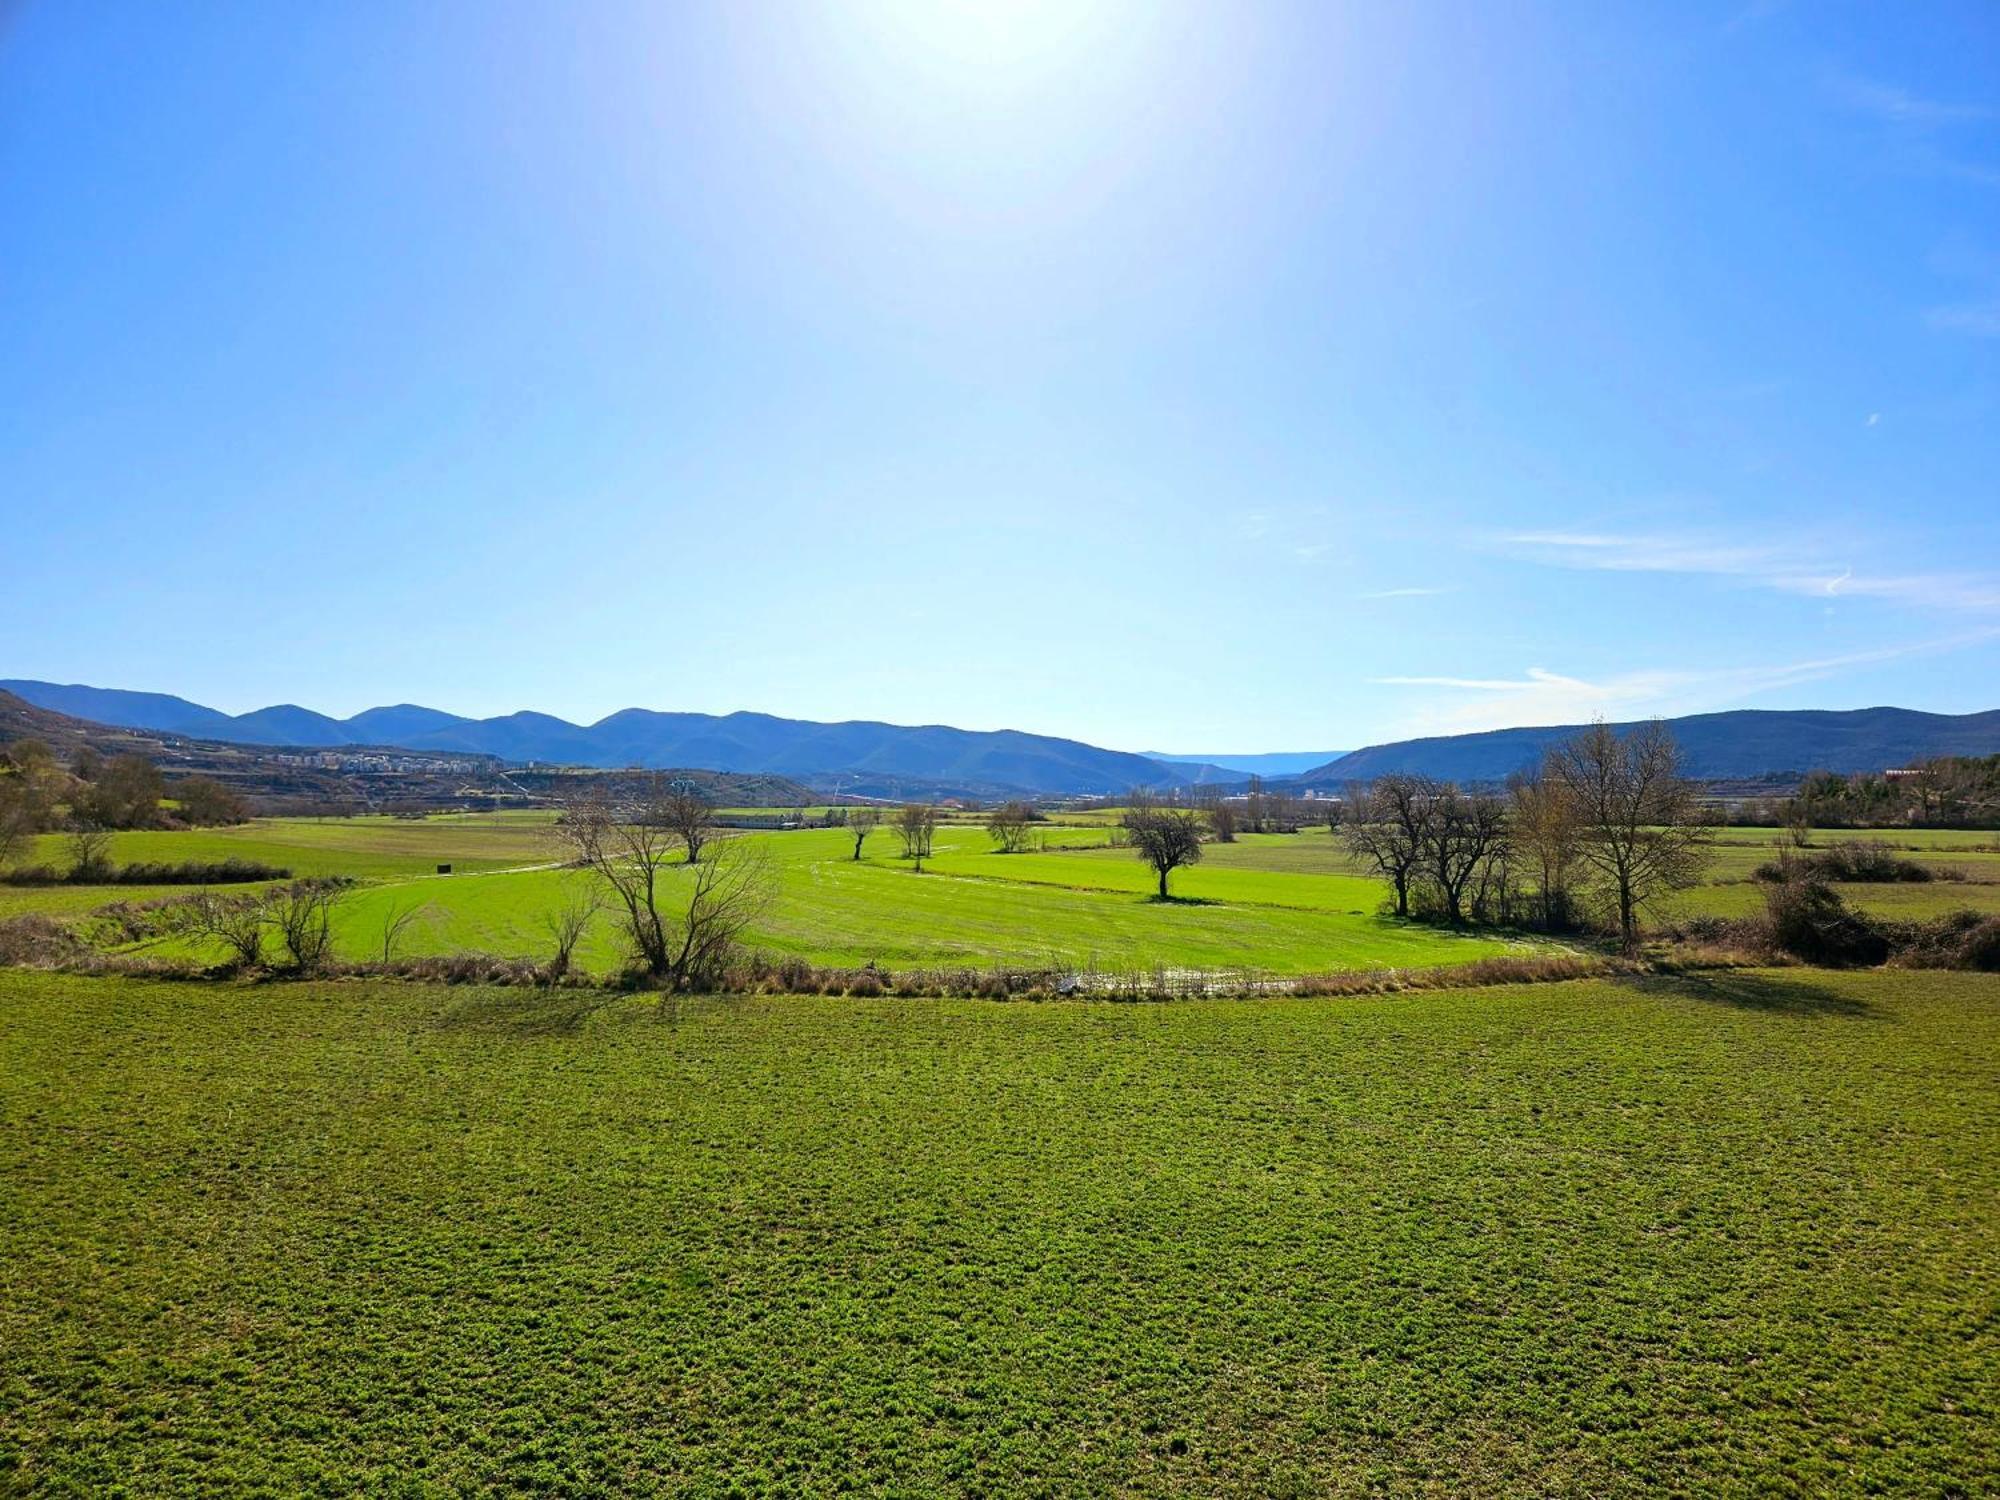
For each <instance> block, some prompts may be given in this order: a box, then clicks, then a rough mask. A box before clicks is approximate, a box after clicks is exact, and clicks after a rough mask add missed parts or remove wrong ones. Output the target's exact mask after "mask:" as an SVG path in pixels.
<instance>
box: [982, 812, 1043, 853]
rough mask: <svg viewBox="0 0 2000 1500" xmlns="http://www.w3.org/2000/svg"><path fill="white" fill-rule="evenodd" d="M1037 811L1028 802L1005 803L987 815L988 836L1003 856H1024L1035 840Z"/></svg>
mask: <svg viewBox="0 0 2000 1500" xmlns="http://www.w3.org/2000/svg"><path fill="white" fill-rule="evenodd" d="M1035 816H1036V815H1035V809H1034V808H1033V807H1032V806H1030V805H1029V804H1028V803H1026V802H1003V803H1001V804H1000V805H999V806H998V807H996V808H994V809H993V811H992V812H990V813H988V814H987V815H986V836H987V837H988V838H990V839H991V840H993V842H994V843H995V844H997V845H999V846H1000V852H1001V853H1002V854H1022V853H1025V852H1026V851H1027V850H1028V848H1029V847H1030V845H1031V843H1032V841H1033V838H1034V826H1035Z"/></svg>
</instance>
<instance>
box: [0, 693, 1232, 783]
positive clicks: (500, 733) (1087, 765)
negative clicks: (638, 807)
mask: <svg viewBox="0 0 2000 1500" xmlns="http://www.w3.org/2000/svg"><path fill="white" fill-rule="evenodd" d="M0 690H5V691H8V692H12V693H14V694H17V695H18V696H19V697H21V698H23V699H25V700H27V701H28V702H29V703H32V704H35V705H37V706H38V707H41V708H47V709H52V710H54V711H56V712H58V713H64V714H70V715H72V716H74V717H76V718H79V719H91V720H95V721H97V722H98V723H101V724H118V725H124V726H127V727H131V728H139V729H152V730H156V731H164V732H167V733H173V734H183V735H189V736H192V737H197V738H201V739H211V740H228V741H232V742H235V743H238V744H252V745H285V746H297V747H304V748H329V747H332V746H338V745H385V746H390V745H392V746H396V747H399V748H402V749H407V750H428V751H455V752H464V753H473V754H483V755H497V756H500V757H501V758H503V759H505V760H510V761H547V762H552V763H555V764H561V765H573V766H653V767H676V768H690V769H704V770H718V771H736V772H768V773H772V774H776V775H781V776H806V777H812V778H814V781H815V784H816V785H818V786H820V787H822V789H825V790H841V789H846V788H845V787H844V785H843V784H842V783H841V781H840V780H839V778H842V777H851V778H853V780H854V782H855V785H856V789H862V790H867V789H874V788H881V787H883V786H885V785H893V784H897V783H922V784H924V785H926V786H927V787H929V788H930V789H932V790H933V791H956V792H969V793H972V794H974V795H1004V794H1007V793H1010V792H1030V793H1035V792H1039V793H1047V794H1053V795H1079V794H1088V793H1100V792H1101V793H1113V792H1122V791H1125V790H1127V789H1129V788H1131V787H1134V786H1151V787H1174V786H1190V785H1194V784H1196V783H1203V782H1216V781H1235V780H1240V779H1241V778H1240V777H1239V776H1237V775H1236V774H1234V773H1232V772H1229V771H1224V770H1221V769H1220V768H1218V767H1215V766H1209V765H1201V764H1192V765H1190V764H1174V765H1168V764H1167V763H1165V762H1162V761H1157V760H1151V759H1149V758H1147V757H1146V756H1143V755H1134V754H1130V753H1128V752H1125V751H1120V750H1101V749H1099V748H1098V747H1096V746H1094V745H1086V744H1083V743H1082V742H1081V741H1078V740H1066V739H1058V738H1055V737H1053V736H1049V735H1038V734H1023V733H1021V732H1019V731H1017V730H1011V729H1002V730H990V731H982V730H967V729H953V728H950V727H948V726H945V725H941V724H927V725H921V726H905V725H898V724H880V723H874V722H869V721H860V720H856V721H849V722H846V723H839V724H820V723H814V722H811V721H809V720H803V719H781V718H778V717H776V716H774V715H771V714H758V713H733V714H722V715H715V714H695V713H660V712H656V711H654V710H652V709H644V708H627V709H621V710H620V711H619V712H617V713H614V714H611V715H610V716H608V717H606V718H603V719H599V720H598V721H597V722H596V723H594V724H587V725H585V724H572V723H570V722H569V721H568V720H566V719H558V718H556V717H554V716H553V715H550V714H542V713H532V712H523V713H513V714H504V715H501V716H500V717H498V718H491V719H469V718H463V717H461V716H459V715H457V714H448V713H444V712H442V711H440V710H438V709H435V708H424V707H421V706H420V705H417V704H414V703H399V704H396V705H394V706H392V707H387V708H371V709H367V710H365V711H364V712H362V713H358V714H355V715H354V716H353V717H352V718H347V719H335V718H330V717H328V716H327V715H325V714H321V713H315V712H313V710H311V709H308V708H300V707H298V706H297V705H296V704H291V703H281V704H277V705H275V706H273V707H270V708H260V709H257V710H255V711H254V712H252V713H246V714H226V713H223V712H221V711H220V710H218V709H213V708H207V707H204V706H203V705H201V704H199V703H191V702H189V701H188V700H187V699H185V698H177V697H173V696H172V695H170V694H165V693H138V692H128V691H126V690H124V689H122V688H98V687H88V686H85V685H83V684H80V683H68V684H63V683H52V682H36V681H32V680H14V681H0Z"/></svg>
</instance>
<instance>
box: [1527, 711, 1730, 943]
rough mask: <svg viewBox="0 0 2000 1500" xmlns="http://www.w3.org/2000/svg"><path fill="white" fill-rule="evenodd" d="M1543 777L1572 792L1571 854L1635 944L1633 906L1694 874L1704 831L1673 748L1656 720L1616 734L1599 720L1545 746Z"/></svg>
mask: <svg viewBox="0 0 2000 1500" xmlns="http://www.w3.org/2000/svg"><path fill="white" fill-rule="evenodd" d="M1542 778H1543V780H1545V781H1549V782H1553V783H1555V784H1556V785H1557V786H1559V787H1561V788H1562V790H1563V793H1564V795H1566V796H1568V797H1570V798H1572V799H1574V801H1575V804H1576V808H1577V815H1578V818H1579V822H1580V829H1581V833H1580V836H1579V838H1578V842H1577V854H1578V857H1579V858H1580V859H1581V861H1582V862H1583V864H1584V866H1585V867H1586V868H1588V869H1589V870H1590V871H1592V872H1593V873H1594V874H1595V875H1596V877H1597V880H1598V882H1599V884H1600V885H1601V887H1602V888H1603V891H1604V893H1605V896H1606V899H1607V902H1608V904H1609V905H1610V907H1611V909H1612V910H1613V911H1614V912H1615V913H1616V914H1617V919H1618V936H1619V940H1620V941H1621V942H1622V943H1623V944H1624V947H1625V951H1626V952H1628V953H1629V952H1631V951H1633V950H1634V949H1635V948H1637V947H1638V944H1639V912H1640V911H1641V910H1642V909H1643V908H1645V907H1646V906H1648V905H1649V904H1651V903H1652V902H1653V901H1655V900H1657V899H1658V898H1659V897H1660V896H1662V895H1664V894H1666V893H1667V892H1669V891H1676V890H1684V889H1686V888H1687V887H1689V886H1691V885H1695V884H1697V883H1698V882H1699V881H1700V879H1701V873H1702V869H1703V867H1704V865H1705V864H1706V863H1707V861H1708V845H1709V842H1710V839H1711V834H1710V831H1709V827H1708V824H1707V821H1706V819H1705V818H1704V817H1703V815H1702V809H1701V803H1700V801H1699V800H1698V799H1697V798H1696V796H1695V792H1694V788H1693V787H1692V786H1691V785H1690V784H1689V783H1688V782H1687V781H1686V780H1685V779H1684V778H1683V777H1682V776H1681V756H1680V747H1679V746H1678V745H1676V744H1675V743H1674V737H1673V735H1672V733H1671V732H1669V730H1668V729H1667V726H1666V725H1665V724H1663V723H1661V722H1659V721H1658V720H1657V719H1656V720H1654V721H1653V722H1652V723H1650V724H1645V725H1641V726H1640V727H1639V728H1637V729H1634V730H1632V731H1631V732H1630V733H1629V734H1626V735H1623V736H1620V735H1618V734H1617V733H1615V732H1614V731H1613V730H1612V729H1611V727H1610V726H1609V725H1607V724H1605V723H1603V722H1601V721H1600V722H1599V723H1596V724H1593V725H1592V726H1591V727H1590V728H1588V729H1586V730H1584V731H1583V733H1581V734H1579V735H1577V736H1576V737H1575V738H1574V739H1572V740H1569V741H1567V742H1566V743H1564V744H1560V745H1555V746H1552V747H1551V748H1550V750H1549V753H1548V758H1547V760H1546V762H1545V763H1544V765H1543V768H1542Z"/></svg>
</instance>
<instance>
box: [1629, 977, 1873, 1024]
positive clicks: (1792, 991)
mask: <svg viewBox="0 0 2000 1500" xmlns="http://www.w3.org/2000/svg"><path fill="white" fill-rule="evenodd" d="M1626 982H1627V983H1628V984H1631V985H1632V986H1633V987H1634V988H1637V989H1640V990H1645V991H1647V992H1649V993H1654V994H1672V995H1685V996H1687V997H1688V998H1689V999H1692V1000H1704V1001H1707V1002H1708V1003H1710V1004H1712V1005H1726V1006H1729V1007H1730V1008H1731V1009H1732V1010H1750V1011H1763V1012H1765V1013H1767V1014H1770V1015H1787V1016H1846V1017H1850V1018H1854V1019H1861V1018H1865V1017H1869V1016H1879V1015H1880V1012H1879V1011H1878V1010H1877V1009H1876V1007H1875V1006H1873V1005H1871V1004H1869V1002H1868V1001H1866V1000H1863V999H1860V998H1858V997H1857V996H1854V995H1849V994H1843V993H1842V992H1841V991H1839V990H1836V989H1833V988H1832V987H1831V986H1829V985H1827V984H1825V983H1824V982H1822V981H1818V980H1813V979H1806V978H1799V977H1794V976H1793V975H1790V974H1747V973H1743V972H1741V971H1737V970H1719V971H1715V972H1711V973H1702V974H1678V975H1671V976H1668V975H1658V976H1650V977H1647V978H1643V979H1634V980H1628V981H1626Z"/></svg>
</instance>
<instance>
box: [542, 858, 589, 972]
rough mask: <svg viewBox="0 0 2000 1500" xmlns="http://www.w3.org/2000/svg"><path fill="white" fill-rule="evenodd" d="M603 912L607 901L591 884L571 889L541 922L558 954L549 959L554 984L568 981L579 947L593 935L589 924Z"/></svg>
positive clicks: (548, 969)
mask: <svg viewBox="0 0 2000 1500" xmlns="http://www.w3.org/2000/svg"><path fill="white" fill-rule="evenodd" d="M603 909H604V898H603V895H602V894H601V893H600V892H599V890H598V888H597V887H596V886H595V885H593V884H590V883H588V882H579V883H577V884H574V885H571V886H570V887H569V890H568V892H567V894H565V896H564V897H563V901H562V904H561V905H560V906H558V907H556V908H555V909H554V910H553V911H551V912H549V913H548V914H547V915H546V916H544V917H543V918H542V926H543V927H545V928H546V929H547V930H548V934H549V938H550V940H551V941H552V942H553V943H554V944H555V952H554V953H552V954H551V955H550V957H549V966H548V968H547V970H546V971H545V973H546V974H547V977H548V981H549V983H551V984H554V983H555V982H557V981H558V980H560V979H562V978H564V977H566V976H567V975H568V973H569V971H570V965H571V963H572V962H573V961H574V959H575V957H576V948H577V944H578V943H581V942H582V941H583V937H584V934H585V933H587V932H589V931H590V924H591V923H593V922H595V921H596V920H597V914H598V913H599V912H600V911H602V910H603Z"/></svg>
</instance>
